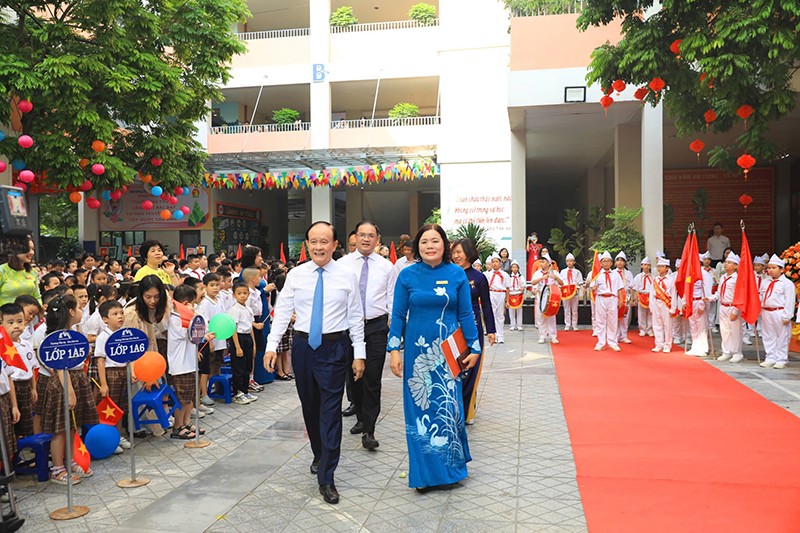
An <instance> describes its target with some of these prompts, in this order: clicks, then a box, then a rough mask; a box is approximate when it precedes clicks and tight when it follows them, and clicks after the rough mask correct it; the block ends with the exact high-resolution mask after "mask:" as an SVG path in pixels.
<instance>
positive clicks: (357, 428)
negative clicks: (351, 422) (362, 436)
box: [350, 422, 364, 435]
mask: <svg viewBox="0 0 800 533" xmlns="http://www.w3.org/2000/svg"><path fill="white" fill-rule="evenodd" d="M359 433H364V424H362V423H361V422H356V425H355V426H353V427H351V428H350V434H351V435H358V434H359Z"/></svg>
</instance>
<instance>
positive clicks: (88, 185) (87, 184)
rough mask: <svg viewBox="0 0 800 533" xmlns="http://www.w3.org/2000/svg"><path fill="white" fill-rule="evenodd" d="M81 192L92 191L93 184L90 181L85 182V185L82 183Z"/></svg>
mask: <svg viewBox="0 0 800 533" xmlns="http://www.w3.org/2000/svg"><path fill="white" fill-rule="evenodd" d="M80 190H82V191H90V190H92V182H91V181H89V180H85V181H84V182H83V183H81V186H80Z"/></svg>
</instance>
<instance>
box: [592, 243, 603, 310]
mask: <svg viewBox="0 0 800 533" xmlns="http://www.w3.org/2000/svg"><path fill="white" fill-rule="evenodd" d="M601 270H603V267H602V266H600V253H599V252H598V251H597V250H595V251H594V259H593V260H592V274H591V276H590V277H589V283H591V282H593V281H594V278H596V277H597V276H599V275H600V271H601ZM589 296H590V297H591V298H592V301H594V291H589Z"/></svg>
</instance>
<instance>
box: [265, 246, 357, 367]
mask: <svg viewBox="0 0 800 533" xmlns="http://www.w3.org/2000/svg"><path fill="white" fill-rule="evenodd" d="M318 268H322V269H323V270H324V274H322V276H323V278H322V279H323V287H324V297H323V301H324V303H325V305H324V310H323V315H322V333H323V335H324V334H326V333H336V332H339V331H344V330H349V332H350V340H351V341H352V343H353V355H354V357H355V358H356V359H366V358H367V352H366V347H365V344H364V310H363V309H362V308H361V292H360V291H359V289H358V278H357V277H356V275H355V274H354V273H353V272H352V271H351V270H350V269H348V268H347V267H345V266H344V265H342V264H340V263H339V262H338V261H328V263H327V264H325V265H324V266H322V267H319V266H317V264H316V263H315V262H314V261H308V262H306V263H303V264H302V265H299V266H297V267H295V268H293V269H292V270H290V271H289V273H288V274H287V275H286V283H285V284H284V286H283V290H282V291H281V294H280V296H278V300H277V302H276V303H275V318H274V320H273V321H272V330H271V331H270V334H269V337H268V338H267V351H270V352H274V351H276V349H277V348H278V344H279V343H280V340H281V337H283V334H284V333H285V332H286V328H287V327H288V326H289V321H290V320H291V318H292V314H293V313H295V312H296V313H297V320H296V321H295V324H294V328H295V329H296V330H297V331H303V332H305V333H308V332H309V329H310V327H311V311H312V308H313V304H314V292H315V289H316V286H317V278H319V276H320V274H319V273H318V272H317V269H318Z"/></svg>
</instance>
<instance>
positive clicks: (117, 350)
mask: <svg viewBox="0 0 800 533" xmlns="http://www.w3.org/2000/svg"><path fill="white" fill-rule="evenodd" d="M149 342H150V341H149V340H148V338H147V335H146V334H145V332H144V331H142V330H140V329H136V328H120V329H118V330H117V331H115V332H114V333H112V334H111V336H109V337H108V340H107V341H106V357H108V358H109V359H111V360H112V361H114V362H115V363H132V362H133V361H136V360H137V359H139V358H140V357H141V356H143V355H144V352H146V351H147V345H148V343H149Z"/></svg>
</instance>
